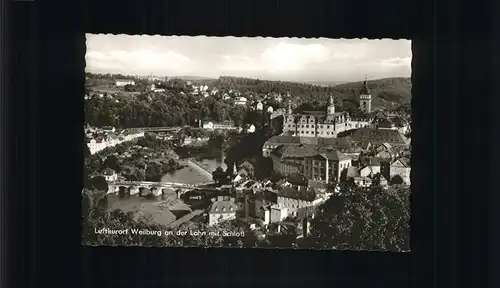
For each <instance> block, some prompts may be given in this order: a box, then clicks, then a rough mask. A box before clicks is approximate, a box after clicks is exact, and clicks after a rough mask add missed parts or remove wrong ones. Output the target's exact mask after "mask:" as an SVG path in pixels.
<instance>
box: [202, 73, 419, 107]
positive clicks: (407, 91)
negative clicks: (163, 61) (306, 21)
mask: <svg viewBox="0 0 500 288" xmlns="http://www.w3.org/2000/svg"><path fill="white" fill-rule="evenodd" d="M211 84H212V85H215V86H216V87H218V88H219V89H233V90H240V91H252V92H255V93H259V94H268V93H273V92H274V93H282V94H286V93H287V92H288V93H290V95H291V97H292V100H293V101H294V102H297V103H303V102H313V101H320V102H321V101H326V100H327V99H328V97H329V95H331V94H333V95H335V97H336V98H338V99H336V100H337V101H338V102H342V103H343V104H342V105H343V106H346V107H344V108H347V107H350V106H357V105H358V104H357V103H358V101H359V100H358V97H359V90H360V89H361V87H362V85H363V82H352V83H346V84H340V85H337V86H319V85H312V84H304V83H295V82H284V81H267V80H258V79H249V78H237V77H220V78H219V79H217V80H215V81H213V82H212V83H211ZM368 87H369V88H370V90H371V92H372V99H373V100H372V105H373V107H374V108H377V107H389V106H392V105H393V102H394V105H398V104H403V103H408V102H409V101H410V100H411V79H410V78H385V79H378V80H371V81H368Z"/></svg>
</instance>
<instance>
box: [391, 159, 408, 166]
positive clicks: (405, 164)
mask: <svg viewBox="0 0 500 288" xmlns="http://www.w3.org/2000/svg"><path fill="white" fill-rule="evenodd" d="M398 161H399V162H401V163H402V164H403V165H404V166H405V167H410V160H409V159H408V158H404V157H402V158H399V159H396V160H395V161H394V162H392V164H391V165H393V164H394V163H396V162H398Z"/></svg>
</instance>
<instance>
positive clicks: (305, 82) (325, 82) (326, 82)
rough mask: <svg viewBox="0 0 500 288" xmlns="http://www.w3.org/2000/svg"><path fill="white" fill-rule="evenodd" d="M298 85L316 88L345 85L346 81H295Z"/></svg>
mask: <svg viewBox="0 0 500 288" xmlns="http://www.w3.org/2000/svg"><path fill="white" fill-rule="evenodd" d="M297 82H299V83H304V84H311V85H318V86H336V85H339V84H344V83H347V81H297Z"/></svg>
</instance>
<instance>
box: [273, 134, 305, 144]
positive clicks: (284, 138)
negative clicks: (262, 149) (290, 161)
mask: <svg viewBox="0 0 500 288" xmlns="http://www.w3.org/2000/svg"><path fill="white" fill-rule="evenodd" d="M266 143H268V144H299V143H300V137H294V136H288V135H277V136H273V137H271V138H269V139H268V140H267V141H266Z"/></svg>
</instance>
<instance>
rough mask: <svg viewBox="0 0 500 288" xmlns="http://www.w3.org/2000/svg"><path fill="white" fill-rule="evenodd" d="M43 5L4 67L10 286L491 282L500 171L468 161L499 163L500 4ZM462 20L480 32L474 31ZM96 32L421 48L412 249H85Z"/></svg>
mask: <svg viewBox="0 0 500 288" xmlns="http://www.w3.org/2000/svg"><path fill="white" fill-rule="evenodd" d="M41 2H42V1H36V0H35V1H17V2H8V3H7V4H5V5H6V6H5V7H6V8H7V9H8V10H7V11H8V13H9V14H8V15H7V17H6V18H5V19H8V20H9V23H8V24H9V30H8V32H9V33H8V34H9V35H8V37H9V38H7V40H8V41H7V42H8V46H6V47H5V49H6V51H7V53H8V54H3V55H7V57H5V58H4V57H3V56H2V57H3V58H4V59H5V61H7V62H4V64H3V66H4V67H3V68H4V69H5V67H6V68H7V69H8V70H7V71H8V73H4V75H5V74H8V76H10V78H9V79H7V80H6V78H5V76H4V77H3V79H2V81H4V82H3V83H6V87H7V89H8V91H7V95H12V96H9V97H11V98H5V97H3V99H2V100H3V101H5V102H3V103H2V107H5V108H4V111H3V112H6V113H3V114H2V115H3V116H4V117H6V118H4V119H2V122H3V123H5V126H3V127H2V128H3V130H4V131H2V132H3V136H2V137H4V139H7V141H5V140H4V141H3V143H5V146H4V147H6V149H7V150H6V152H4V153H5V154H3V155H2V156H3V157H4V160H5V161H3V163H4V164H6V165H7V167H6V168H5V169H2V170H3V171H7V173H8V174H6V173H5V172H4V173H3V176H4V178H3V181H6V186H2V194H3V195H2V196H3V197H5V198H3V199H2V213H3V215H2V218H4V217H5V218H6V219H7V221H8V222H4V223H6V224H5V226H2V232H3V231H8V232H5V234H7V235H8V237H9V238H8V239H7V242H3V243H2V245H4V246H5V245H8V247H9V250H5V247H3V250H2V257H4V256H5V253H8V254H7V261H8V264H3V267H4V269H5V267H6V265H8V266H7V269H8V270H6V271H3V272H4V273H8V274H7V275H9V278H7V280H8V281H10V284H11V285H9V286H8V287H11V286H13V285H16V286H17V285H20V286H23V285H25V286H30V287H31V286H38V284H40V283H41V282H47V284H49V285H51V286H54V285H55V286H61V287H69V286H70V285H71V286H75V285H78V284H81V285H82V286H85V287H87V286H88V287H95V286H100V285H102V286H108V287H109V286H110V284H111V285H114V286H118V285H119V286H120V287H122V286H125V285H128V286H142V285H148V286H153V285H160V284H165V283H168V284H173V285H175V284H178V283H179V284H180V283H184V284H187V285H195V284H208V283H209V280H207V279H206V277H209V278H211V281H212V283H218V284H221V285H224V284H225V285H227V284H229V283H234V284H239V285H248V286H251V287H253V286H256V284H264V285H266V284H270V285H273V284H278V283H287V284H288V283H290V284H292V285H301V284H320V283H321V284H324V283H325V282H328V284H330V285H329V286H331V285H332V284H340V285H342V284H344V285H349V284H354V285H356V286H357V285H366V284H369V285H370V286H373V285H374V284H375V285H377V284H379V283H380V284H382V285H384V286H385V287H387V285H390V284H394V285H397V286H396V287H401V286H407V285H408V286H410V285H411V286H414V287H434V286H448V285H450V286H452V287H457V286H458V285H459V284H462V285H463V284H465V285H467V284H475V285H474V286H475V287H476V286H479V285H480V286H484V284H487V283H489V282H482V280H480V279H486V278H488V279H490V280H485V281H491V278H489V277H490V270H489V269H487V266H484V265H483V266H481V263H485V262H487V263H488V266H489V264H490V262H489V258H488V259H486V258H482V257H488V255H489V254H488V252H489V251H490V249H491V248H492V244H493V243H494V242H491V238H490V236H491V235H490V234H489V233H490V230H489V229H491V227H493V226H491V225H490V224H492V223H490V220H489V219H490V214H489V209H486V208H485V207H486V206H488V204H489V203H488V200H487V199H490V198H489V197H490V194H489V193H491V191H494V190H493V188H494V187H495V186H494V184H495V183H491V181H489V179H495V177H494V176H495V175H493V174H492V173H488V172H492V171H495V170H494V168H493V169H491V170H490V169H485V168H484V167H492V166H488V165H487V164H485V163H484V162H481V161H483V159H482V158H481V156H478V155H477V153H470V152H469V153H467V152H468V151H477V150H479V151H484V150H488V151H493V150H492V147H494V146H493V143H492V140H496V139H493V138H492V136H491V132H492V130H488V129H489V128H490V127H489V126H488V124H491V123H492V121H494V120H495V119H496V118H495V117H493V115H495V114H494V112H495V111H494V110H490V109H491V108H493V107H494V105H488V104H485V103H492V104H493V103H494V102H491V101H490V99H489V98H486V97H491V95H492V94H490V93H491V92H494V91H492V86H491V85H490V84H491V83H492V81H491V80H493V79H494V78H492V76H489V75H488V74H487V73H488V72H490V73H491V72H493V69H492V68H493V66H488V64H489V65H492V64H491V62H490V61H489V58H488V57H491V56H492V55H495V54H494V51H495V50H494V48H495V47H496V46H493V45H492V43H493V38H492V36H491V35H493V28H492V27H493V26H492V23H484V22H481V21H479V20H480V19H483V20H484V19H493V17H492V15H491V11H492V9H490V8H492V7H489V6H483V7H482V8H481V9H476V8H475V7H474V6H472V5H473V4H470V5H471V6H470V7H469V6H467V7H466V6H459V5H461V4H456V3H455V4H453V3H447V2H440V3H439V4H437V2H433V1H418V0H415V1H412V2H409V1H397V0H386V1H382V2H381V1H376V2H373V1H371V2H366V3H359V2H349V1H343V2H341V1H336V2H331V1H308V2H306V1H299V0H289V1H284V0H272V1H269V0H267V1H256V0H238V1H231V0H226V1H224V0H221V1H210V2H209V1H201V0H200V1H196V0H184V1H173V0H169V1H132V0H130V1H106V2H105V1H50V3H48V2H44V3H43V4H42V3H41ZM104 2H105V3H104ZM463 11H469V13H473V14H475V15H476V18H474V19H475V20H476V21H474V22H471V23H470V24H468V25H467V26H465V25H464V24H463V23H461V22H460V20H461V19H460V17H459V16H460V15H462V16H463V15H465V14H464V13H463ZM459 12H460V13H459ZM486 22H487V21H486ZM85 32H89V33H99V32H110V33H111V32H112V33H114V34H118V33H127V34H162V35H180V34H182V35H201V34H203V35H211V36H223V35H232V36H262V35H266V36H296V37H299V36H301V37H319V36H322V37H331V38H339V37H343V38H357V37H367V38H411V39H412V41H413V45H412V48H413V56H414V57H413V76H412V82H413V85H414V86H413V87H414V88H413V91H412V94H413V100H412V106H413V118H414V120H413V123H414V124H413V125H414V127H413V137H412V138H413V144H412V146H413V156H414V158H415V159H416V160H415V163H414V165H413V171H412V183H413V185H412V218H413V219H412V221H413V223H412V252H411V253H405V254H401V253H387V252H385V253H382V252H380V253H378V252H327V251H291V250H255V249H252V250H229V249H222V250H215V249H194V248H192V249H183V248H177V249H176V248H168V249H160V248H158V249H157V248H103V247H101V248H83V249H82V248H80V246H79V244H80V225H79V218H80V213H79V212H80V211H79V209H80V208H79V207H80V196H79V194H78V193H77V194H75V195H76V196H73V194H71V191H77V190H80V187H81V186H82V177H81V175H82V166H81V159H83V149H81V148H82V145H84V144H83V141H82V133H81V132H82V131H81V130H80V129H81V128H80V127H82V125H81V124H82V123H83V109H81V107H82V106H83V97H81V96H83V95H82V94H83V82H84V76H83V71H84V70H83V68H84V64H85V62H84V58H83V55H84V53H85V36H84V33H85ZM4 39H5V38H4ZM3 48H4V47H3ZM497 51H498V50H497ZM485 67H487V68H486V69H488V68H490V70H489V71H486V73H485V69H484V68H485ZM4 71H5V70H4ZM7 81H8V82H7ZM488 81H489V82H488ZM2 92H3V91H2ZM481 97H482V98H481ZM471 98H472V99H471ZM476 99H477V100H478V101H477V102H476ZM479 99H484V100H480V101H479ZM493 101H495V100H493ZM496 101H498V100H496ZM4 105H5V106H4ZM497 107H498V106H497ZM484 132H486V133H484ZM490 153H491V157H493V153H494V152H490ZM63 155H64V156H63ZM483 157H484V156H483ZM497 157H498V156H497ZM486 160H489V159H486ZM463 166H466V167H469V168H468V169H467V170H468V171H465V168H466V167H463ZM472 167H476V168H477V167H479V168H482V169H472ZM493 167H494V166H493ZM485 170H487V171H485ZM6 177H9V178H6ZM487 177H490V178H488V180H487V179H485V178H487ZM6 203H7V204H6ZM5 210H7V214H4V211H5ZM464 216H465V217H464ZM460 225H467V226H460ZM431 227H432V228H431ZM484 227H487V228H484ZM6 229H8V230H6ZM5 234H3V235H5ZM464 248H465V249H464ZM459 250H460V251H463V252H464V254H462V255H459ZM186 259H188V260H187V261H186ZM243 259H245V260H244V261H245V262H242V261H243ZM484 261H485V262H484ZM132 263H134V264H132ZM235 263H236V264H237V265H235ZM263 263H266V264H267V265H261V264H263ZM467 263H474V265H473V266H472V267H470V266H466V264H467ZM184 264H185V265H184ZM485 267H486V268H485ZM2 276H3V275H2ZM279 278H281V281H280V282H278V281H279V280H278V279H279ZM271 279H272V280H271ZM353 282H354V283H353ZM14 283H15V284H14ZM288 285H289V284H288Z"/></svg>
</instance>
